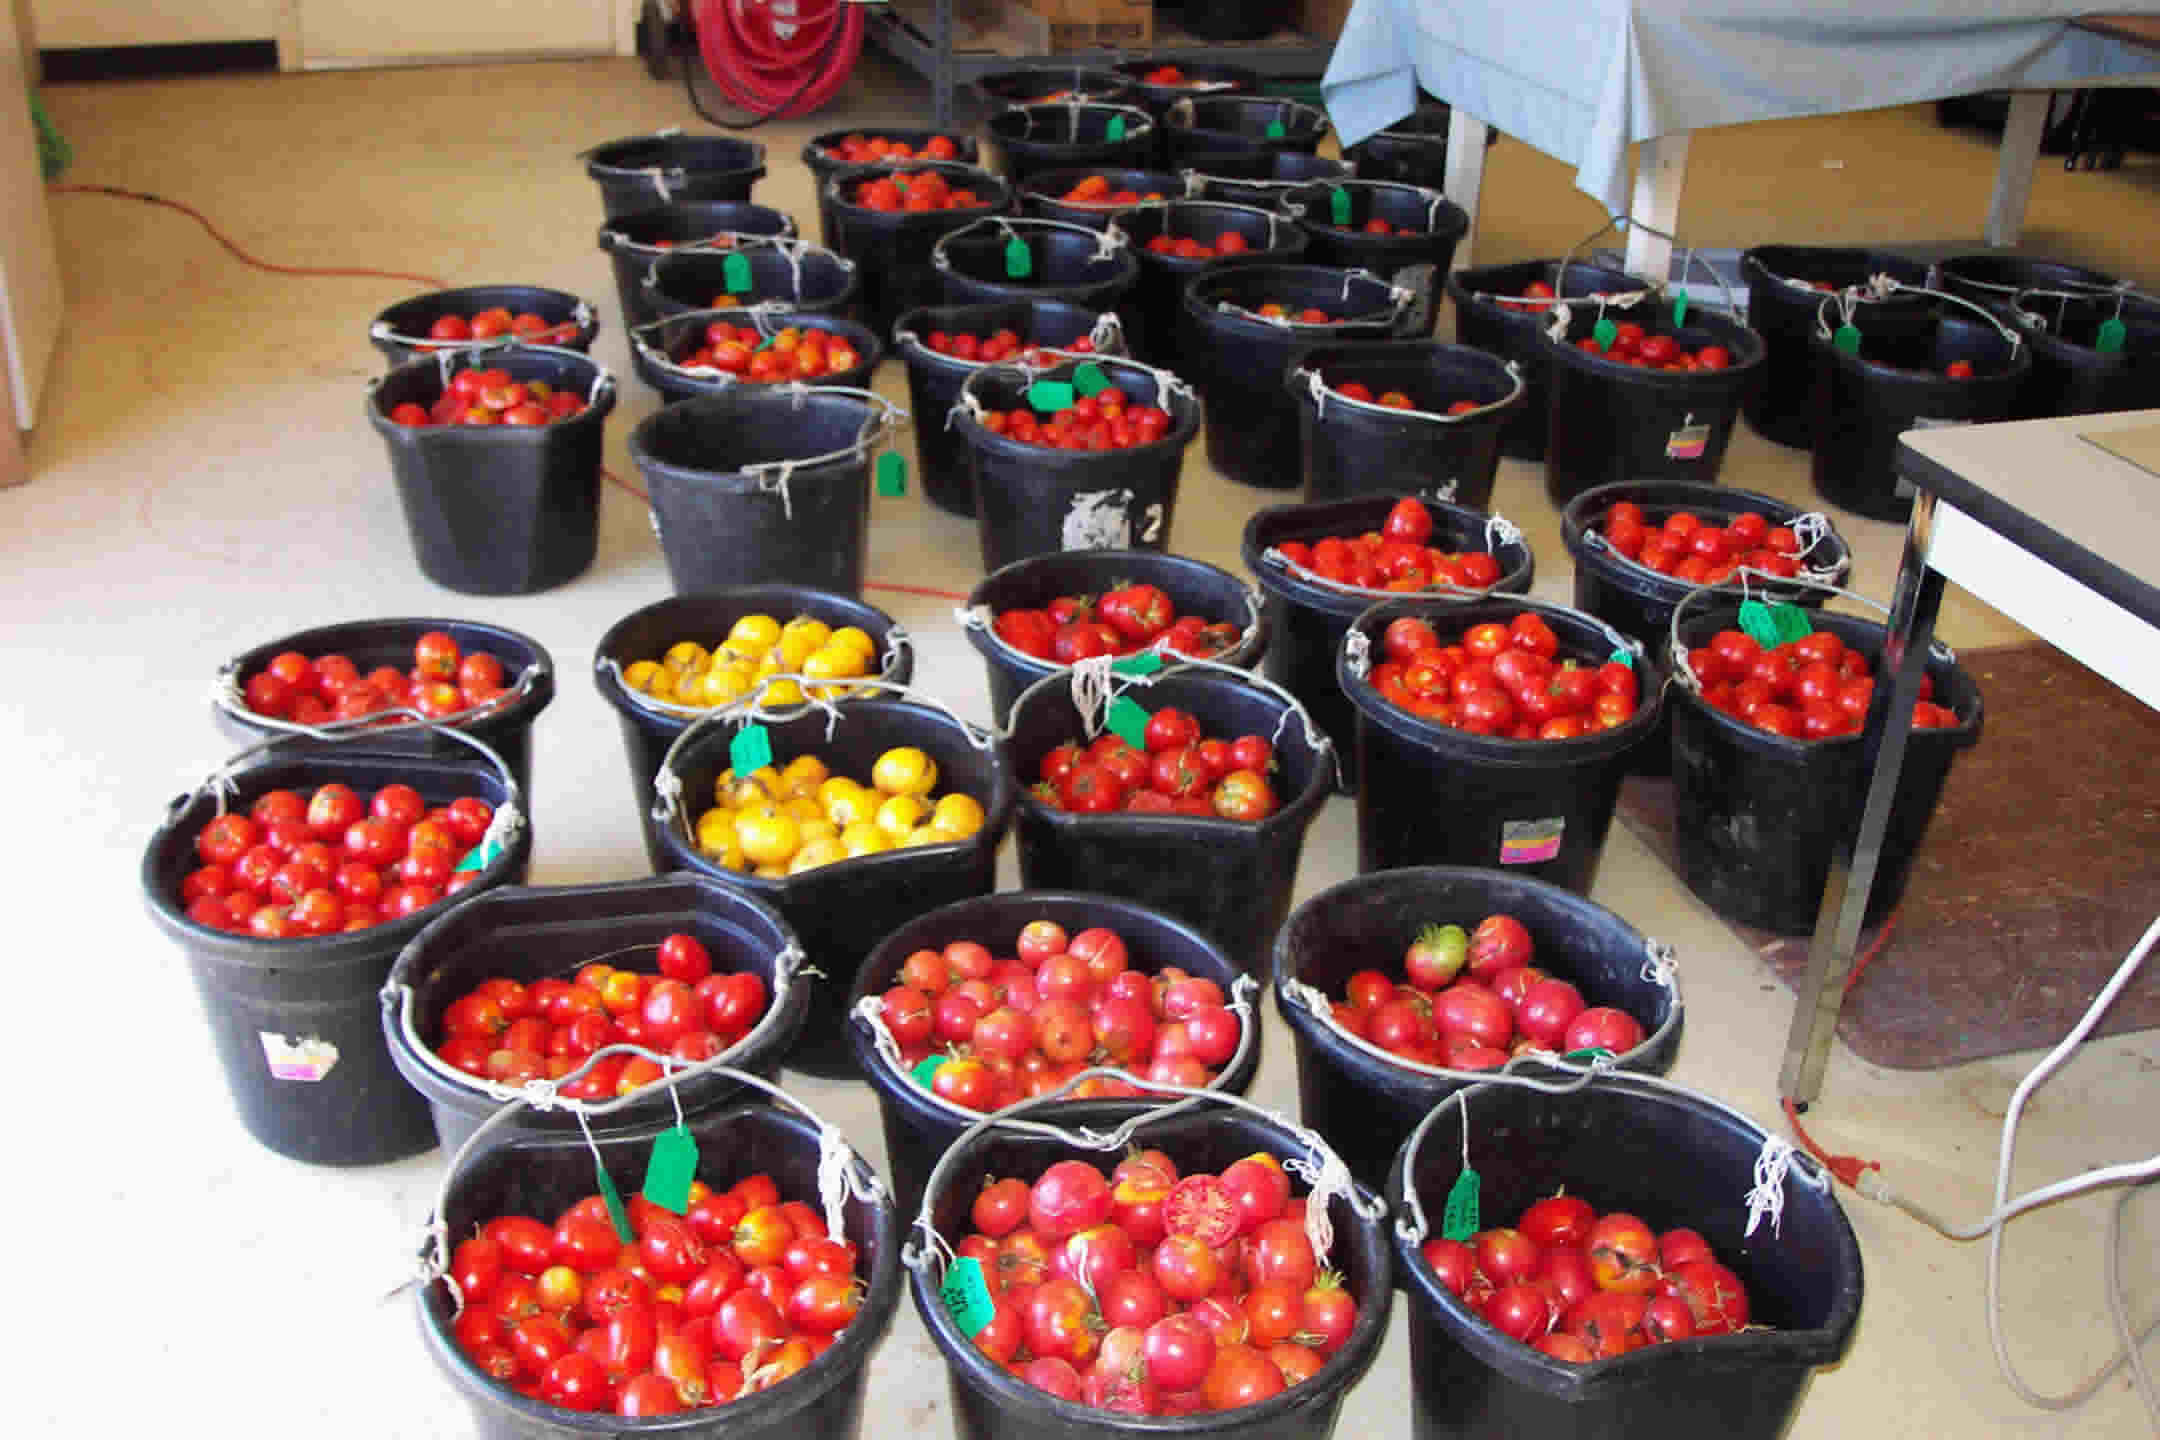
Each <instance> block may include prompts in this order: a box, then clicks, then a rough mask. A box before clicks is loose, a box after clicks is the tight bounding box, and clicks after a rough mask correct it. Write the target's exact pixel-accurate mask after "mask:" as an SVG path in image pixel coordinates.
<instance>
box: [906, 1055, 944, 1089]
mask: <svg viewBox="0 0 2160 1440" xmlns="http://www.w3.org/2000/svg"><path fill="white" fill-rule="evenodd" d="M950 1059H952V1056H950V1055H932V1056H931V1057H929V1058H928V1059H927V1060H924V1061H922V1062H920V1063H919V1064H917V1065H916V1067H915V1068H914V1069H913V1070H911V1071H909V1072H908V1073H909V1074H911V1075H913V1076H914V1077H915V1083H916V1084H918V1085H920V1086H922V1088H923V1089H925V1090H928V1089H929V1088H930V1082H931V1081H932V1080H935V1079H936V1078H937V1072H938V1071H939V1070H940V1069H942V1068H943V1067H944V1064H945V1062H946V1061H947V1060H950Z"/></svg>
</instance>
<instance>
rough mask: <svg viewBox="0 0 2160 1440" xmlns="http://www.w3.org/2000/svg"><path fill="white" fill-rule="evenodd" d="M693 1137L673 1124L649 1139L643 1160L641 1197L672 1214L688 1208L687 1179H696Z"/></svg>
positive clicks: (695, 1141) (695, 1138)
mask: <svg viewBox="0 0 2160 1440" xmlns="http://www.w3.org/2000/svg"><path fill="white" fill-rule="evenodd" d="M697 1161H698V1153H697V1137H696V1136H694V1135H692V1134H691V1133H690V1132H689V1131H688V1130H686V1129H684V1128H683V1127H682V1125H681V1124H679V1123H678V1124H677V1125H676V1126H675V1128H674V1129H672V1130H663V1131H661V1132H660V1134H659V1135H658V1136H657V1137H656V1138H655V1139H654V1140H653V1145H652V1158H651V1159H649V1160H647V1161H646V1162H645V1198H646V1199H647V1200H650V1201H652V1203H653V1204H655V1205H657V1206H659V1207H660V1208H661V1209H663V1210H666V1211H669V1212H671V1213H673V1214H676V1215H681V1214H685V1213H687V1212H688V1211H689V1209H690V1182H691V1181H693V1180H695V1179H697Z"/></svg>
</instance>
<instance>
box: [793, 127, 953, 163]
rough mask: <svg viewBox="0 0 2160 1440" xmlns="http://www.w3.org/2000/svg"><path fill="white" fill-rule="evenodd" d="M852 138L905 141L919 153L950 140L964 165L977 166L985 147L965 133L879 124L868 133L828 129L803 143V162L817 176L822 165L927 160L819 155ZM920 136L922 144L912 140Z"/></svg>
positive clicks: (914, 156)
mask: <svg viewBox="0 0 2160 1440" xmlns="http://www.w3.org/2000/svg"><path fill="white" fill-rule="evenodd" d="M850 135H861V136H863V137H864V138H865V139H871V140H895V139H897V140H904V141H906V143H907V144H909V145H911V146H914V147H915V148H916V149H917V150H918V151H919V150H920V149H921V144H922V142H928V141H930V140H950V141H952V143H953V148H954V149H956V150H958V151H959V152H960V155H961V157H962V158H961V161H960V163H961V164H963V165H973V164H974V163H975V160H974V158H972V157H978V156H980V155H981V153H982V147H981V146H980V145H979V144H978V143H977V141H976V139H975V137H974V136H973V135H969V134H967V133H966V132H965V131H961V130H936V129H918V128H916V127H914V126H909V125H899V126H893V125H878V126H873V127H871V128H870V129H867V130H866V129H864V128H863V127H861V126H851V127H850V128H848V129H845V130H827V131H825V132H824V133H822V134H818V135H813V136H811V137H810V138H809V139H808V140H805V141H804V142H803V149H802V162H803V164H804V166H806V167H807V168H808V169H809V170H810V171H811V172H812V173H813V174H821V173H823V171H822V170H821V169H820V167H821V166H822V167H828V168H844V167H846V166H849V165H859V166H863V167H872V166H880V165H885V164H893V165H906V164H909V163H911V162H912V161H914V160H919V159H922V158H924V157H923V156H922V155H920V154H917V155H913V156H910V157H909V158H908V159H907V160H893V161H883V160H865V161H844V160H834V159H832V158H830V157H828V156H825V155H822V154H819V153H818V152H819V151H820V150H823V149H826V148H829V147H831V146H833V145H837V144H839V143H841V142H842V141H844V140H846V139H847V138H848V136H850ZM916 136H919V137H921V141H920V142H918V140H916V139H914V138H911V137H916Z"/></svg>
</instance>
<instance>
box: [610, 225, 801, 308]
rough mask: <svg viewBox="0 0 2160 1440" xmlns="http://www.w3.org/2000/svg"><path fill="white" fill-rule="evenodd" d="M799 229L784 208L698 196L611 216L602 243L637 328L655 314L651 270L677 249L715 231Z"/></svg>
mask: <svg viewBox="0 0 2160 1440" xmlns="http://www.w3.org/2000/svg"><path fill="white" fill-rule="evenodd" d="M794 234H795V217H794V216H792V215H784V214H782V213H781V212H780V211H778V210H773V209H769V208H767V207H766V206H763V205H752V204H750V203H749V202H748V201H744V200H712V201H698V202H696V203H690V204H682V205H670V206H668V207H667V208H665V209H662V210H645V211H641V212H639V213H638V214H635V215H624V216H622V217H620V218H618V219H615V220H610V221H608V222H607V223H606V224H605V225H602V226H601V227H600V248H601V249H602V250H604V251H606V252H607V255H608V259H609V261H610V263H612V264H613V266H614V268H615V295H616V298H617V300H618V301H619V302H620V303H621V305H622V317H623V325H624V327H625V328H626V329H632V328H635V327H637V326H639V325H643V324H644V323H645V322H646V321H648V320H651V319H653V318H654V315H653V312H652V310H651V309H650V308H648V306H647V304H646V299H645V273H646V272H647V271H648V270H650V269H652V266H653V262H654V261H655V260H658V259H659V258H660V257H661V256H663V255H666V254H667V253H668V252H670V251H671V250H675V249H677V248H679V247H686V246H691V245H697V244H701V243H704V242H707V241H710V240H711V239H712V238H713V237H714V236H715V235H785V236H788V237H790V238H792V237H793V236H794ZM718 248H722V249H726V248H731V246H722V247H718Z"/></svg>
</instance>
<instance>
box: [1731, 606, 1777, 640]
mask: <svg viewBox="0 0 2160 1440" xmlns="http://www.w3.org/2000/svg"><path fill="white" fill-rule="evenodd" d="M1740 628H1741V629H1742V630H1743V631H1745V632H1746V634H1747V637H1748V638H1749V639H1750V640H1753V641H1754V642H1755V643H1756V644H1758V645H1760V646H1762V647H1763V649H1765V650H1775V649H1776V648H1777V647H1778V643H1779V642H1778V627H1777V621H1775V620H1773V619H1771V618H1770V607H1769V606H1768V605H1765V604H1763V602H1762V601H1760V600H1743V601H1741V602H1740Z"/></svg>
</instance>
